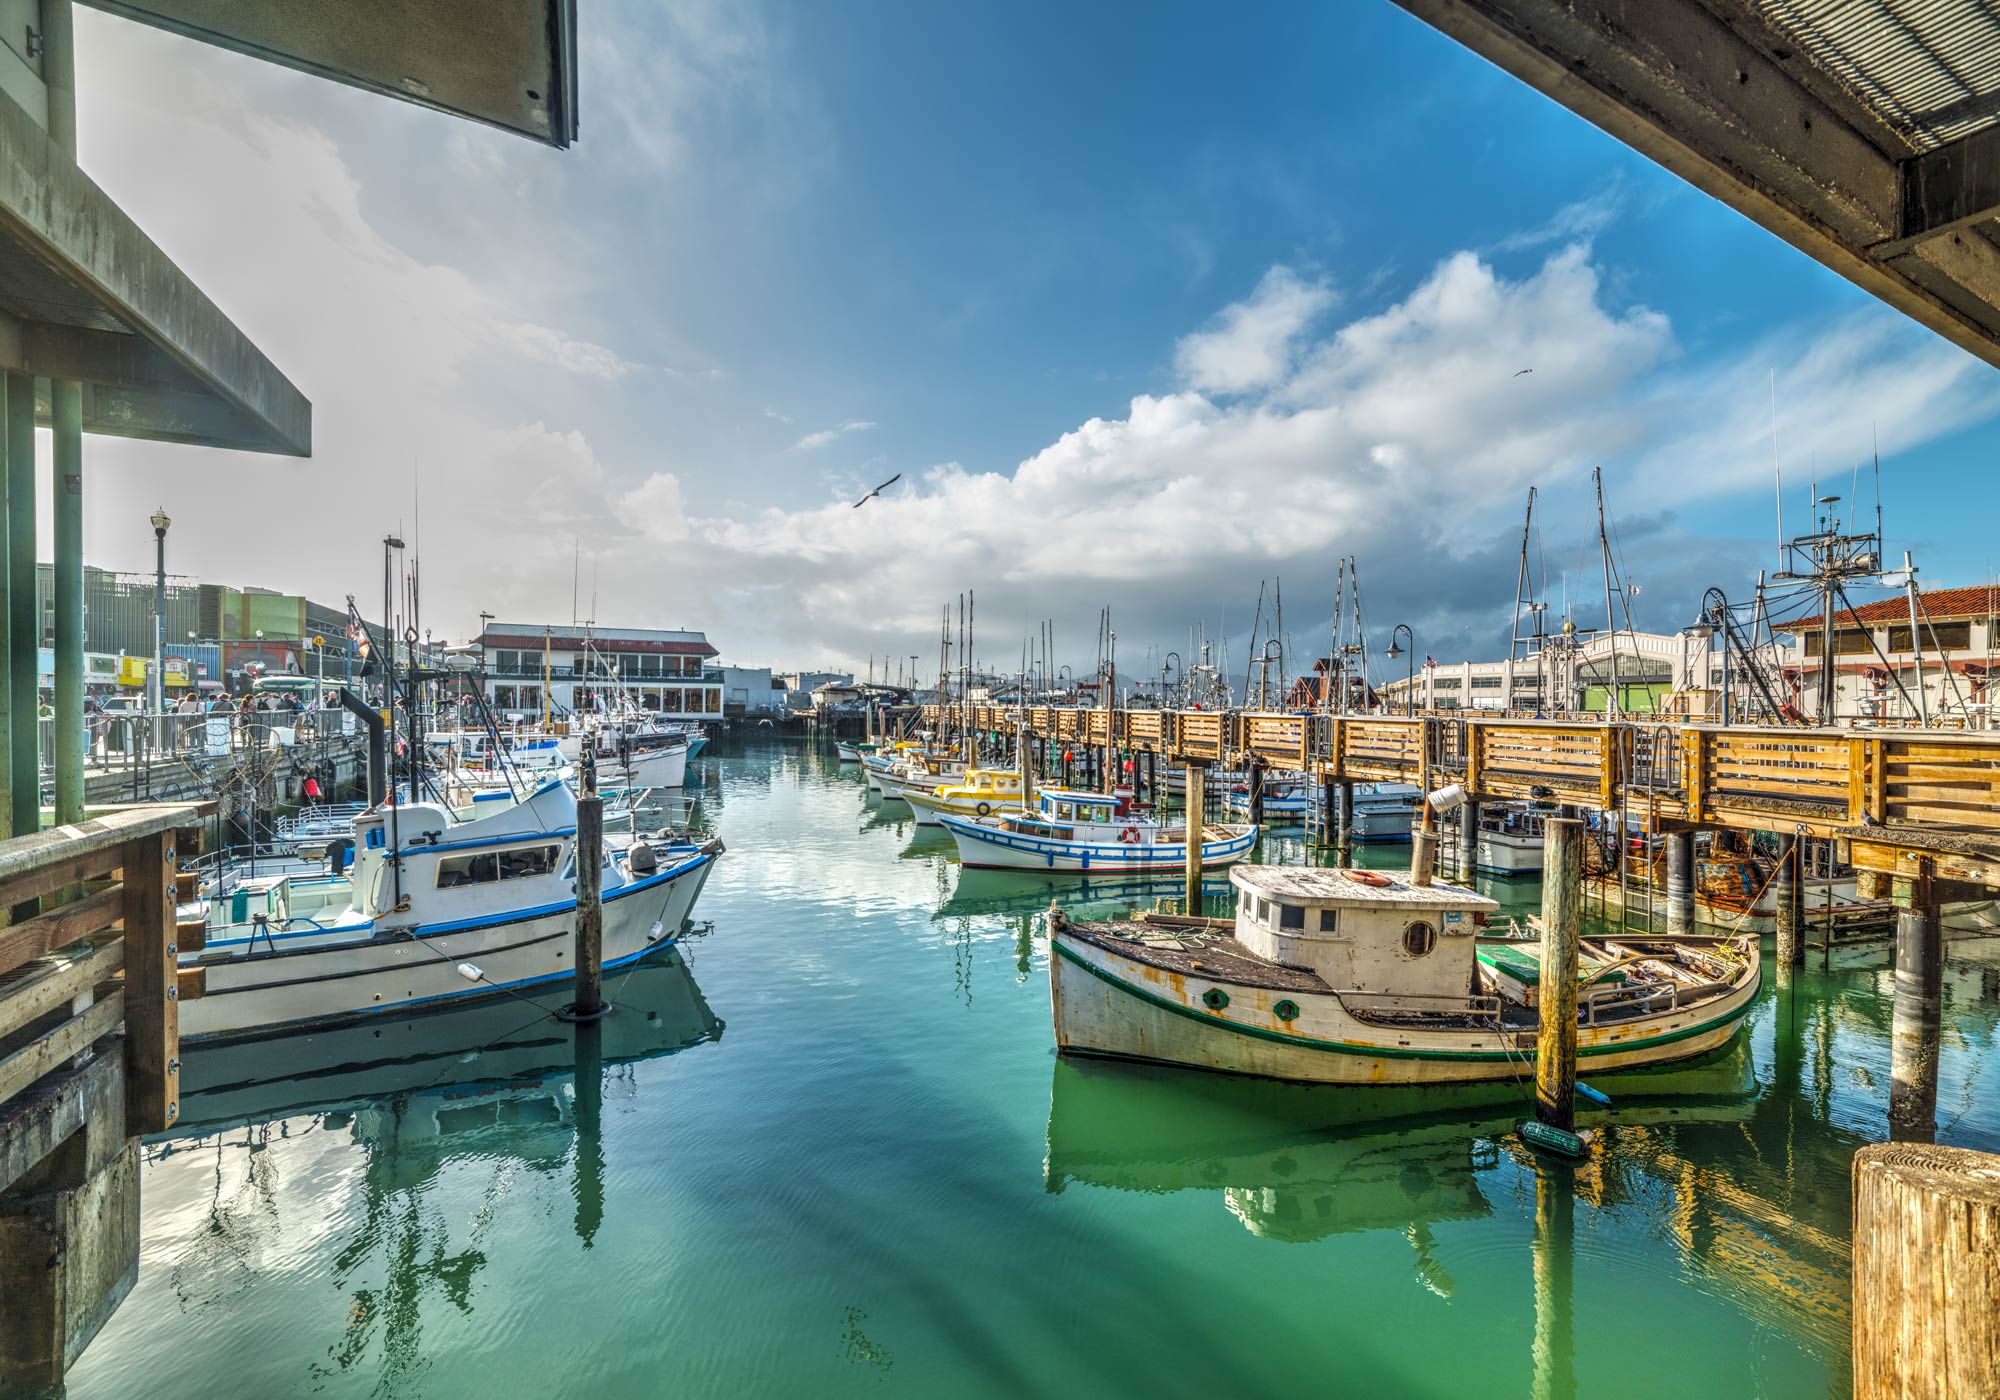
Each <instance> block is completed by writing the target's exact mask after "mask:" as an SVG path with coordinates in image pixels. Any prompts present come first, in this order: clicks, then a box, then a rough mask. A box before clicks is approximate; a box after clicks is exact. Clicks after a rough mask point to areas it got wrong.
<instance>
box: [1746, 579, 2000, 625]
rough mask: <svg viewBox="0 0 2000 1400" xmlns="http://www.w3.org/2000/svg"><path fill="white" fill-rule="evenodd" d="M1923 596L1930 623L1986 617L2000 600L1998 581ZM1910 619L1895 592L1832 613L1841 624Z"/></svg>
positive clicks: (1814, 621) (1809, 621) (1805, 621)
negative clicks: (1872, 601) (1893, 594)
mask: <svg viewBox="0 0 2000 1400" xmlns="http://www.w3.org/2000/svg"><path fill="white" fill-rule="evenodd" d="M1917 596H1918V597H1919V598H1921V599H1923V604H1924V606H1923V612H1924V614H1925V615H1927V616H1928V617H1929V619H1930V620H1931V621H1932V622H1947V621H1952V620H1954V619H1958V618H1966V617H1985V616H1986V615H1987V614H1989V613H1992V612H1994V611H1995V610H1996V607H1995V605H1996V603H2000V584H1994V585H1989V584H1984V583H1982V584H1977V585H1975V586H1973V587H1971V588H1932V589H1928V590H1926V591H1924V592H1922V593H1919V594H1918V595H1917ZM1909 620H1910V602H1909V599H1908V598H1906V597H1904V596H1902V595H1901V594H1898V595H1897V596H1896V597H1894V598H1884V599H1882V600H1881V601H1880V602H1875V603H1863V604H1862V605H1861V606H1860V607H1858V608H1852V609H1850V608H1842V609H1841V610H1840V611H1839V612H1838V613H1836V614H1834V618H1833V621H1834V625H1835V626H1840V627H1846V626H1853V625H1856V624H1866V623H1872V622H1901V623H1905V624H1907V623H1908V622H1909ZM1819 623H1820V620H1819V616H1818V615H1817V614H1815V615H1814V616H1812V617H1802V618H1800V619H1798V620H1797V621H1795V622H1781V623H1779V624H1778V627H1777V630H1778V631H1780V632H1806V631H1810V630H1812V629H1813V628H1815V627H1818V626H1819Z"/></svg>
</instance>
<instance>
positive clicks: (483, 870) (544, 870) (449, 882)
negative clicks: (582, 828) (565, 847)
mask: <svg viewBox="0 0 2000 1400" xmlns="http://www.w3.org/2000/svg"><path fill="white" fill-rule="evenodd" d="M561 855H562V847H560V846H515V847H512V848H510V849H508V850H504V851H471V852H468V853H466V854H465V855H462V856H446V857H445V858H444V859H443V860H440V861H439V862H438V867H437V887H438V888H439V889H441V890H450V889H457V888H459V887H460V886H462V885H484V884H490V883H492V882H493V881H495V880H520V879H525V878H527V877H528V876H530V875H551V874H554V873H555V869H556V862H557V860H558V859H559V858H560V856H561Z"/></svg>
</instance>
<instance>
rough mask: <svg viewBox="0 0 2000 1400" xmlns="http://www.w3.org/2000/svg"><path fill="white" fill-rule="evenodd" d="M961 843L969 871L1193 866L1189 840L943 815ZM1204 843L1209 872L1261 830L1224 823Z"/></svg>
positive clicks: (1235, 856)
mask: <svg viewBox="0 0 2000 1400" xmlns="http://www.w3.org/2000/svg"><path fill="white" fill-rule="evenodd" d="M940 823H941V824H942V825H943V826H944V827H945V829H946V830H948V831H950V832H951V834H952V839H953V840H955V841H956V842H957V843H958V863H959V864H960V865H962V866H964V867H965V868H967V869H969V870H1039V871H1050V870H1058V871H1071V872H1075V873H1079V874H1081V873H1086V872H1088V873H1093V874H1105V875H1109V874H1114V873H1128V874H1143V873H1166V872H1169V871H1176V870H1185V869H1187V842H1186V841H1185V840H1181V841H1150V840H1148V841H1141V842H1135V843H1130V844H1127V843H1123V842H1119V841H1116V840H1112V841H1103V842H1083V841H1064V840H1058V839H1055V838H1051V837H1041V836H1028V835H1024V834H1021V833H1018V832H1010V831H1001V830H998V829H996V828H993V827H989V826H985V825H982V824H981V823H980V822H978V821H976V820H968V819H967V818H964V817H955V816H941V817H940ZM1221 831H1222V833H1223V834H1221V835H1218V836H1217V837H1215V838H1214V839H1212V840H1211V839H1206V838H1205V839H1204V840H1203V841H1202V843H1201V864H1202V868H1203V869H1204V870H1214V869H1219V868H1221V867H1223V866H1228V865H1234V864H1235V863H1236V862H1237V861H1239V860H1242V859H1243V858H1244V857H1245V856H1247V855H1249V854H1250V850H1251V848H1252V847H1253V846H1255V845H1256V844H1257V828H1256V827H1254V826H1253V827H1248V828H1231V827H1223V828H1222V829H1221Z"/></svg>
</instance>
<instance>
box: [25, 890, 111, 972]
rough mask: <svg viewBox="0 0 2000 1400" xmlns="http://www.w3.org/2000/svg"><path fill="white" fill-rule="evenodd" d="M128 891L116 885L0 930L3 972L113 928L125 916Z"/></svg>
mask: <svg viewBox="0 0 2000 1400" xmlns="http://www.w3.org/2000/svg"><path fill="white" fill-rule="evenodd" d="M124 912H125V892H124V890H123V889H122V888H120V887H119V886H117V885H113V886H112V887H111V888H110V889H107V890H100V891H99V892H98V893H96V894H94V895H90V896H88V897H87V898H84V899H80V900H78V901H77V902H76V903H74V904H65V905H63V906H62V907H61V908H60V909H51V910H50V911H49V912H48V913H46V914H37V915H36V916H35V917H34V918H32V919H25V920H23V921H22V922H20V923H18V924H15V925H14V926H13V927H12V928H9V929H0V973H5V972H11V971H13V970H14V969H15V968H17V967H19V966H21V965H22V964H23V963H26V962H32V961H33V960H34V959H36V958H39V957H44V956H46V955H47V954H49V953H52V952H54V951H55V950H56V949H58V948H62V947H67V946H68V945H69V944H71V943H74V942H76V941H77V940H78V939H80V938H87V937H89V936H90V935H91V934H93V933H99V932H102V931H103V930H105V929H107V928H110V927H111V926H112V925H113V924H115V923H117V922H118V920H119V919H120V918H122V917H123V916H124Z"/></svg>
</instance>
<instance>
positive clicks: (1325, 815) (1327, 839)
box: [1319, 778, 1340, 846]
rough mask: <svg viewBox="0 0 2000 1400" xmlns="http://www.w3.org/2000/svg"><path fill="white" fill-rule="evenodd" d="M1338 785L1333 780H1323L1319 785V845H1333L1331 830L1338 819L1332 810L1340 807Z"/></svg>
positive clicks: (1337, 782) (1336, 781) (1335, 780)
mask: <svg viewBox="0 0 2000 1400" xmlns="http://www.w3.org/2000/svg"><path fill="white" fill-rule="evenodd" d="M1339 789H1340V783H1339V781H1338V780H1337V779H1334V778H1323V779H1321V780H1320V785H1319V844H1320V845H1322V846H1331V845H1332V844H1333V829H1334V825H1335V823H1336V822H1337V821H1338V818H1337V817H1336V816H1335V811H1334V809H1335V808H1336V807H1338V806H1339V805H1340V792H1339Z"/></svg>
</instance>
